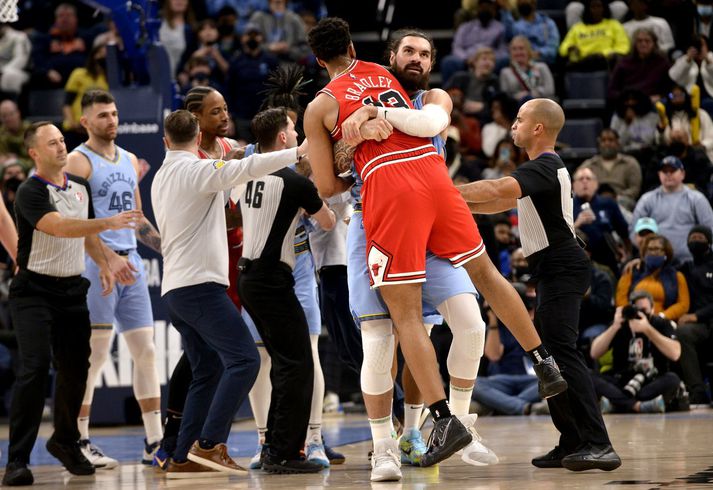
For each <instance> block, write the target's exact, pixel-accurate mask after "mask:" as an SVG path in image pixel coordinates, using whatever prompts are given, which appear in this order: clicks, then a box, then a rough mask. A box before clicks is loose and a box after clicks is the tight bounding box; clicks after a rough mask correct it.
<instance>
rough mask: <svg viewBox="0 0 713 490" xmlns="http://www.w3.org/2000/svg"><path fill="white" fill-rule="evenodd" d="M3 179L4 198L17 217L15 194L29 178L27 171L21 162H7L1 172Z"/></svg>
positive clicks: (11, 211) (0, 178)
mask: <svg viewBox="0 0 713 490" xmlns="http://www.w3.org/2000/svg"><path fill="white" fill-rule="evenodd" d="M0 180H1V181H2V200H3V201H4V202H5V207H6V208H7V210H8V211H9V212H10V214H11V215H12V217H13V218H14V217H15V195H16V194H17V189H18V188H19V187H20V184H22V183H23V182H24V181H26V180H27V172H25V169H24V167H23V166H22V165H20V164H19V163H10V164H7V165H6V166H5V167H4V168H3V169H2V173H1V174H0Z"/></svg>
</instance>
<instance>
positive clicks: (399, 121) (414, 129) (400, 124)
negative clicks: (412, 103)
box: [377, 104, 450, 138]
mask: <svg viewBox="0 0 713 490" xmlns="http://www.w3.org/2000/svg"><path fill="white" fill-rule="evenodd" d="M377 110H378V113H379V117H383V118H385V119H386V120H387V121H389V122H390V123H391V124H393V126H394V127H395V128H396V129H398V130H399V131H403V132H404V133H406V134H410V135H411V136H419V137H421V138H433V137H434V136H436V135H437V134H439V133H440V132H441V131H443V130H444V129H446V128H447V127H448V123H449V120H450V117H449V116H448V113H447V112H446V111H445V110H443V107H441V106H439V105H438V104H426V105H425V106H423V108H422V109H421V110H416V109H405V108H401V107H394V108H391V107H379V108H378V109H377Z"/></svg>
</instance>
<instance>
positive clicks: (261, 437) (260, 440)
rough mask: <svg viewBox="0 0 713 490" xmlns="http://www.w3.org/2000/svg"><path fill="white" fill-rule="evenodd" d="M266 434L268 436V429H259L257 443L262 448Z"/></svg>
mask: <svg viewBox="0 0 713 490" xmlns="http://www.w3.org/2000/svg"><path fill="white" fill-rule="evenodd" d="M265 434H267V427H258V428H257V441H258V444H260V445H261V446H262V445H263V444H265Z"/></svg>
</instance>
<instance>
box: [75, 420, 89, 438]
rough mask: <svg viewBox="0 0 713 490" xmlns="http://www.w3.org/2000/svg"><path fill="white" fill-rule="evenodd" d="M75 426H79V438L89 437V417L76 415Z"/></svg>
mask: <svg viewBox="0 0 713 490" xmlns="http://www.w3.org/2000/svg"><path fill="white" fill-rule="evenodd" d="M77 427H78V428H79V438H80V439H89V417H77Z"/></svg>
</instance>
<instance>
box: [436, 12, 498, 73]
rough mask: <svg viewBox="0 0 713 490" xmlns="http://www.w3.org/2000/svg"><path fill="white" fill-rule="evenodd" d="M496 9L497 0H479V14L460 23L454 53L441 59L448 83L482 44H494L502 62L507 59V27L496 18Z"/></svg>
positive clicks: (442, 69) (454, 43)
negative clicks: (475, 17)
mask: <svg viewBox="0 0 713 490" xmlns="http://www.w3.org/2000/svg"><path fill="white" fill-rule="evenodd" d="M496 12H497V6H496V3H495V1H494V0H481V1H479V2H478V18H477V19H473V20H471V21H469V22H465V23H463V24H461V25H460V26H459V27H458V30H457V31H456V33H455V36H454V38H453V47H452V50H451V54H449V55H448V56H446V57H445V58H443V61H441V74H442V75H443V81H444V82H445V83H448V81H449V80H450V79H451V77H452V76H453V74H454V73H455V72H457V71H459V70H463V69H464V68H465V64H466V61H467V60H469V59H471V57H472V56H473V55H474V54H475V53H477V52H478V50H479V49H480V48H482V47H488V48H491V49H492V50H493V52H494V53H495V56H496V58H497V60H498V62H504V61H505V60H506V59H507V46H506V45H505V27H503V25H502V24H501V23H500V21H498V20H496V19H495V14H496Z"/></svg>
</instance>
